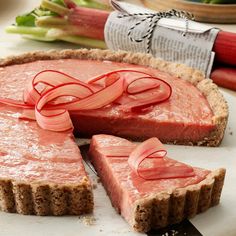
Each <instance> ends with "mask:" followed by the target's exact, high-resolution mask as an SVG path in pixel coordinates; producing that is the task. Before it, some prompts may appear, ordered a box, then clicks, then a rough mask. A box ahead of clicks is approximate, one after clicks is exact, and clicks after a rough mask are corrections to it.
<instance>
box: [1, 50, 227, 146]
mask: <svg viewBox="0 0 236 236" xmlns="http://www.w3.org/2000/svg"><path fill="white" fill-rule="evenodd" d="M124 69H132V70H136V71H142V72H144V73H147V74H149V75H152V76H154V77H155V78H158V79H161V80H163V81H164V82H165V83H168V84H169V86H171V89H172V94H171V96H170V97H169V99H167V100H165V101H162V102H160V103H153V104H152V106H151V105H150V106H149V107H147V109H144V110H142V111H141V112H140V111H138V112H137V111H133V110H132V111H131V112H130V111H127V110H125V109H121V104H120V103H119V102H120V101H126V102H127V100H125V99H123V100H122V98H121V100H120V101H119V102H117V101H112V102H110V103H109V104H106V105H104V106H102V107H99V109H81V108H80V109H76V108H73V109H71V110H70V111H69V114H70V117H71V120H72V122H73V126H74V131H75V134H76V135H83V136H91V135H93V134H99V133H106V134H113V135H117V136H121V137H127V138H131V139H134V140H145V139H147V138H150V137H158V138H159V139H160V140H161V141H162V142H164V143H178V144H187V145H207V146H218V145H219V144H220V142H221V140H222V138H223V136H224V131H225V127H226V123H227V118H228V107H227V104H226V101H225V100H224V98H223V96H222V95H221V93H220V92H219V90H218V88H217V86H216V85H214V84H213V83H212V81H211V80H209V79H205V78H204V77H203V75H202V73H201V72H199V71H196V70H194V69H191V68H189V67H187V66H184V65H180V64H175V63H169V62H166V61H162V60H159V59H155V58H153V57H151V56H150V55H145V54H133V53H128V52H123V51H119V52H112V51H109V50H87V49H83V50H65V51H50V52H34V53H27V54H24V55H21V56H16V57H10V58H7V59H4V60H1V61H0V87H1V91H0V98H4V99H5V98H10V99H14V100H17V101H22V97H23V93H24V90H25V88H26V85H28V84H29V83H31V81H32V80H33V78H34V77H35V75H36V74H37V73H39V72H42V71H43V70H56V71H58V72H63V73H64V74H66V75H67V76H70V77H71V76H72V77H74V78H75V79H77V80H79V81H80V82H83V83H84V82H85V83H87V82H88V81H89V80H90V79H91V78H92V77H96V76H99V75H101V74H104V73H108V72H111V71H114V70H124ZM122 75H124V74H122ZM125 76H126V78H132V76H133V74H132V73H126V75H125ZM157 90H158V88H157ZM114 91H117V90H114ZM126 92H127V91H126ZM68 95H70V94H68ZM110 95H112V93H110ZM126 95H127V93H126ZM122 97H123V96H122ZM107 99H108V100H109V97H108V98H107ZM129 99H131V100H132V96H129ZM132 101H133V102H134V103H135V96H134V98H133V100H132ZM68 117H69V115H68ZM70 123H71V122H70Z"/></svg>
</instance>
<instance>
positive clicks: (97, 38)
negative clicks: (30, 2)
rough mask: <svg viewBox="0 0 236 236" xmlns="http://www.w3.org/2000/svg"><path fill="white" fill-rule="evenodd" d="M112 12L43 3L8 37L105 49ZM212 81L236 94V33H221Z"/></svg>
mask: <svg viewBox="0 0 236 236" xmlns="http://www.w3.org/2000/svg"><path fill="white" fill-rule="evenodd" d="M111 11H112V8H111V7H110V6H109V1H108V0H42V2H41V5H40V6H39V7H37V8H35V9H34V10H33V11H31V12H30V13H27V14H24V15H20V16H17V17H16V22H15V24H14V25H11V26H9V27H7V28H6V31H7V32H8V33H16V34H21V35H23V36H24V37H27V38H30V39H34V40H40V41H49V42H51V41H57V40H62V41H67V42H72V43H76V44H78V45H81V46H86V47H97V48H106V47H107V46H106V43H105V41H104V27H105V23H106V21H107V18H108V16H109V14H110V13H111ZM213 51H214V52H215V53H216V58H215V64H214V68H213V70H212V74H211V78H212V79H213V80H214V82H215V83H216V84H218V85H219V86H222V87H225V88H229V89H232V90H236V33H230V32H224V31H220V32H219V33H218V35H217V38H216V41H215V43H214V47H213Z"/></svg>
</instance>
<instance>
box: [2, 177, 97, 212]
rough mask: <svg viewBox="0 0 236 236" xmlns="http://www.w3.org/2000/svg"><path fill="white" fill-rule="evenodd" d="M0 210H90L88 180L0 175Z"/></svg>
mask: <svg viewBox="0 0 236 236" xmlns="http://www.w3.org/2000/svg"><path fill="white" fill-rule="evenodd" d="M0 199H1V202H0V206H1V208H0V209H1V211H5V212H9V213H19V214H24V215H54V216H58V215H81V214H87V213H91V212H92V211H93V206H94V203H93V193H92V187H91V184H89V180H88V178H87V177H84V179H83V180H82V181H80V182H79V183H78V184H50V183H48V182H46V181H44V182H35V183H34V182H32V183H27V182H23V181H22V182H20V181H14V180H10V179H0Z"/></svg>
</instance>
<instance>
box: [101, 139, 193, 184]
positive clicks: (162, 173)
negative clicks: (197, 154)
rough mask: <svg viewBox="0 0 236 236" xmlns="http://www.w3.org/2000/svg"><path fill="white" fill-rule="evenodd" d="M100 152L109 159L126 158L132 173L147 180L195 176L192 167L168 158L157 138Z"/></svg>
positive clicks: (110, 147) (104, 149)
mask: <svg viewBox="0 0 236 236" xmlns="http://www.w3.org/2000/svg"><path fill="white" fill-rule="evenodd" d="M98 151H99V152H101V153H102V154H103V155H105V156H106V157H108V158H126V159H127V162H128V164H129V167H130V169H131V171H132V172H133V173H134V174H135V175H137V176H139V177H140V178H143V179H145V180H157V179H171V178H187V177H192V176H195V173H194V169H193V168H192V167H191V166H189V165H186V164H184V163H181V162H178V161H176V160H173V159H171V158H168V157H166V154H167V151H166V148H165V147H164V145H163V144H162V143H161V142H160V141H159V139H158V138H155V137H154V138H150V139H148V140H146V141H144V142H143V143H141V144H139V145H137V144H134V143H130V142H129V143H127V144H122V145H111V146H106V147H102V148H99V149H98Z"/></svg>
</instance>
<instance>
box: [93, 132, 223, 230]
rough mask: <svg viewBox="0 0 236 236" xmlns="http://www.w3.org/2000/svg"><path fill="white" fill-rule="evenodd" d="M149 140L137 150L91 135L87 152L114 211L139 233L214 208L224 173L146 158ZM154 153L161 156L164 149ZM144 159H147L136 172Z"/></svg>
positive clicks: (122, 141)
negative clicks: (144, 157)
mask: <svg viewBox="0 0 236 236" xmlns="http://www.w3.org/2000/svg"><path fill="white" fill-rule="evenodd" d="M152 141H153V140H152V139H150V140H148V141H145V142H144V143H143V144H141V145H137V144H134V143H132V142H130V141H128V140H126V139H123V138H119V137H115V136H111V135H94V136H93V137H92V140H91V144H90V150H89V156H90V158H91V161H92V164H93V165H94V167H95V169H96V170H97V172H98V175H99V177H100V178H101V181H102V183H103V185H104V187H105V189H106V191H107V193H108V195H109V197H110V199H111V202H112V204H113V206H114V207H115V208H116V210H117V211H118V212H119V213H120V214H121V215H122V216H123V217H124V218H125V219H126V220H127V221H128V223H129V224H130V225H131V226H132V227H133V228H134V229H135V230H136V231H140V232H147V231H148V230H150V229H151V228H162V227H165V226H167V225H169V224H174V223H178V222H180V221H182V220H183V219H185V218H190V217H193V216H195V215H196V214H197V213H199V212H203V211H205V210H207V209H208V208H209V207H211V206H214V205H216V204H218V203H219V200H220V195H221V190H222V187H223V182H224V176H225V170H224V169H218V170H215V171H209V170H205V169H201V168H197V167H190V166H188V165H185V164H183V163H180V162H177V161H174V160H173V159H170V158H167V157H163V156H157V157H156V158H150V157H151V155H153V154H154V153H155V152H156V150H154V149H155V146H154V149H153V146H152V147H149V148H148V145H149V144H148V142H152ZM154 141H155V140H154ZM152 145H153V144H152ZM154 145H155V143H154ZM149 146H150V145H149ZM140 147H141V149H140ZM153 150H154V151H153ZM158 151H159V152H163V151H164V148H163V146H160V148H159V150H158ZM143 155H144V156H145V155H146V157H149V158H146V159H145V160H146V162H145V163H144V165H143V169H140V170H139V168H140V166H141V164H142V161H143V160H144V159H143ZM140 158H141V161H140ZM142 171H143V172H142ZM142 173H143V174H142ZM144 174H145V175H144ZM150 174H152V175H150ZM153 174H154V175H153Z"/></svg>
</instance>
